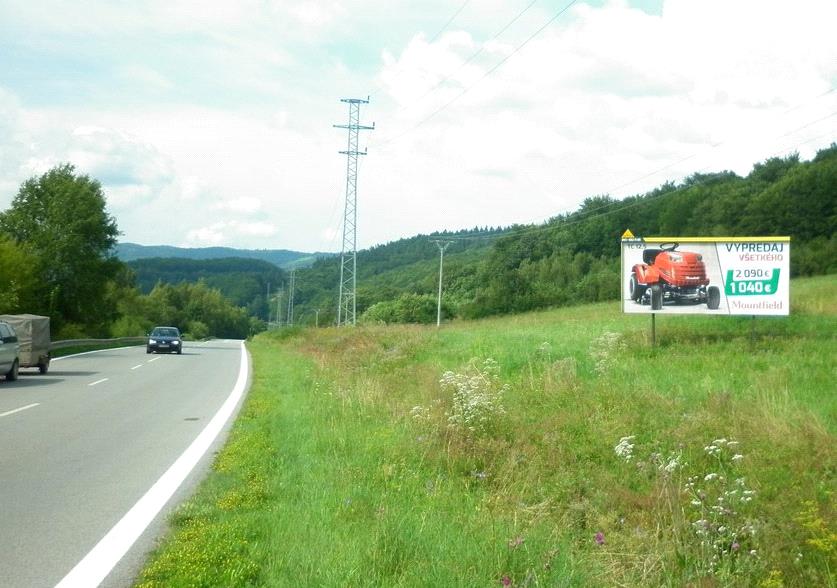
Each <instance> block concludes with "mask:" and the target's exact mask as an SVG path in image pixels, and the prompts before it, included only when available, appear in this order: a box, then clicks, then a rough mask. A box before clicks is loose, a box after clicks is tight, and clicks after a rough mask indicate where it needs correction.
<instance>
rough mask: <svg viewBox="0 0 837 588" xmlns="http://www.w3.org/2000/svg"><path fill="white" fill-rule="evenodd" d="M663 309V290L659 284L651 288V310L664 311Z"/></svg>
mask: <svg viewBox="0 0 837 588" xmlns="http://www.w3.org/2000/svg"><path fill="white" fill-rule="evenodd" d="M662 308H663V289H662V288H661V287H660V285H659V284H654V285H653V286H651V310H662Z"/></svg>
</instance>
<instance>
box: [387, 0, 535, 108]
mask: <svg viewBox="0 0 837 588" xmlns="http://www.w3.org/2000/svg"><path fill="white" fill-rule="evenodd" d="M537 2H538V0H532V1H531V2H530V3H529V4H528V5H527V6H526V8H524V9H523V10H521V11H520V12H518V13H517V15H516V16H515V17H514V18H513V19H511V20H510V21H509V22H507V23H506V24H505V25H504V26H503V28H501V29H500V30H499V31H497V32H496V33H495V34H494V36H493V37H491V38H490V39H489V40H488V41H486V42H484V43H481V44H480V48H479V49H477V50H476V51H475V52H474V53H472V54H471V56H470V57H468V59H466V60H465V61H463V62H462V63H460V64H459V66H458V67H457V68H456V69H454V70H453V71H452V72H450V73H449V74H447V75H446V76H445V77H443V78H442V79H441V80H439V81H438V82H437V83H436V85H434V86H433V87H432V88H430V89H429V90H427V92H425V93H424V94H422V95H421V96H420V97H419V98H417V99H416V102H421V101H422V100H424V99H425V98H427V97H428V96H429V95H430V94H432V93H433V92H435V91H436V90H438V89H439V88H440V87H441V86H442V84H444V83H445V82H447V81H448V80H450V79H451V78H452V77H453V76H454V75H456V74H457V73H459V71H460V70H462V68H463V67H465V66H466V65H468V64H469V63H471V62H472V61H473V60H474V59H476V58H477V57H478V56H479V55H480V54H481V53H482V52H483V51H484V50H485V47H486V46H487V45H488V43H490V42H491V41H495V40H497V38H498V37H499V36H500V35H502V34H503V33H505V32H506V31H507V30H508V29H509V28H510V27H511V26H512V25H513V24H514V23H516V22H517V21H518V20H520V17H522V16H523V15H524V14H526V13H527V12H528V11H529V9H530V8H532V6H534V5H535V4H537ZM406 108H407V107H406V106H402V107H401V108H399V109H398V111H397V112H400V111H402V110H405V109H406Z"/></svg>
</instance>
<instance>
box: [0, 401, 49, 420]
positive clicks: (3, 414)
mask: <svg viewBox="0 0 837 588" xmlns="http://www.w3.org/2000/svg"><path fill="white" fill-rule="evenodd" d="M40 405H41V403H40V402H36V403H34V404H27V405H26V406H21V407H20V408H16V409H14V410H8V411H6V412H0V418H2V417H4V416H9V415H10V414H15V413H16V412H20V411H22V410H26V409H29V408H35V407H36V406H40Z"/></svg>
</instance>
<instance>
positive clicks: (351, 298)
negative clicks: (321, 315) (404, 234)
mask: <svg viewBox="0 0 837 588" xmlns="http://www.w3.org/2000/svg"><path fill="white" fill-rule="evenodd" d="M340 102H346V103H348V105H349V124H347V125H334V126H335V127H336V128H338V129H348V130H349V146H348V148H347V149H346V151H341V152H340V153H344V154H345V155H346V208H345V213H344V215H343V249H342V251H341V253H340V295H339V301H338V303H337V326H338V327H339V326H342V325H354V324H356V322H357V317H356V312H357V298H356V292H357V156H358V155H366V151H365V150H364V151H358V148H357V140H358V132H359V131H361V130H372V129H374V128H375V123H372V126H371V127H369V126H365V125H362V124H360V105H361V104H369V98H368V97H367V99H366V100H363V99H361V98H342V99H341V100H340Z"/></svg>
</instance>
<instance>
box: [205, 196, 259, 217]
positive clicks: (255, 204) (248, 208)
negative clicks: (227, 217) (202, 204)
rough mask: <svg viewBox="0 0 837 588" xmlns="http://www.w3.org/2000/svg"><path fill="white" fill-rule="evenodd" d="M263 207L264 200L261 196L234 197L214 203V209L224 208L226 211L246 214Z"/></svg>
mask: <svg viewBox="0 0 837 588" xmlns="http://www.w3.org/2000/svg"><path fill="white" fill-rule="evenodd" d="M261 207H262V201H261V200H260V199H259V198H252V197H247V196H244V197H241V198H233V199H231V200H222V201H221V202H216V203H215V204H213V205H212V210H223V211H226V212H238V213H244V214H252V213H254V212H256V211H258V210H260V209H261Z"/></svg>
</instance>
